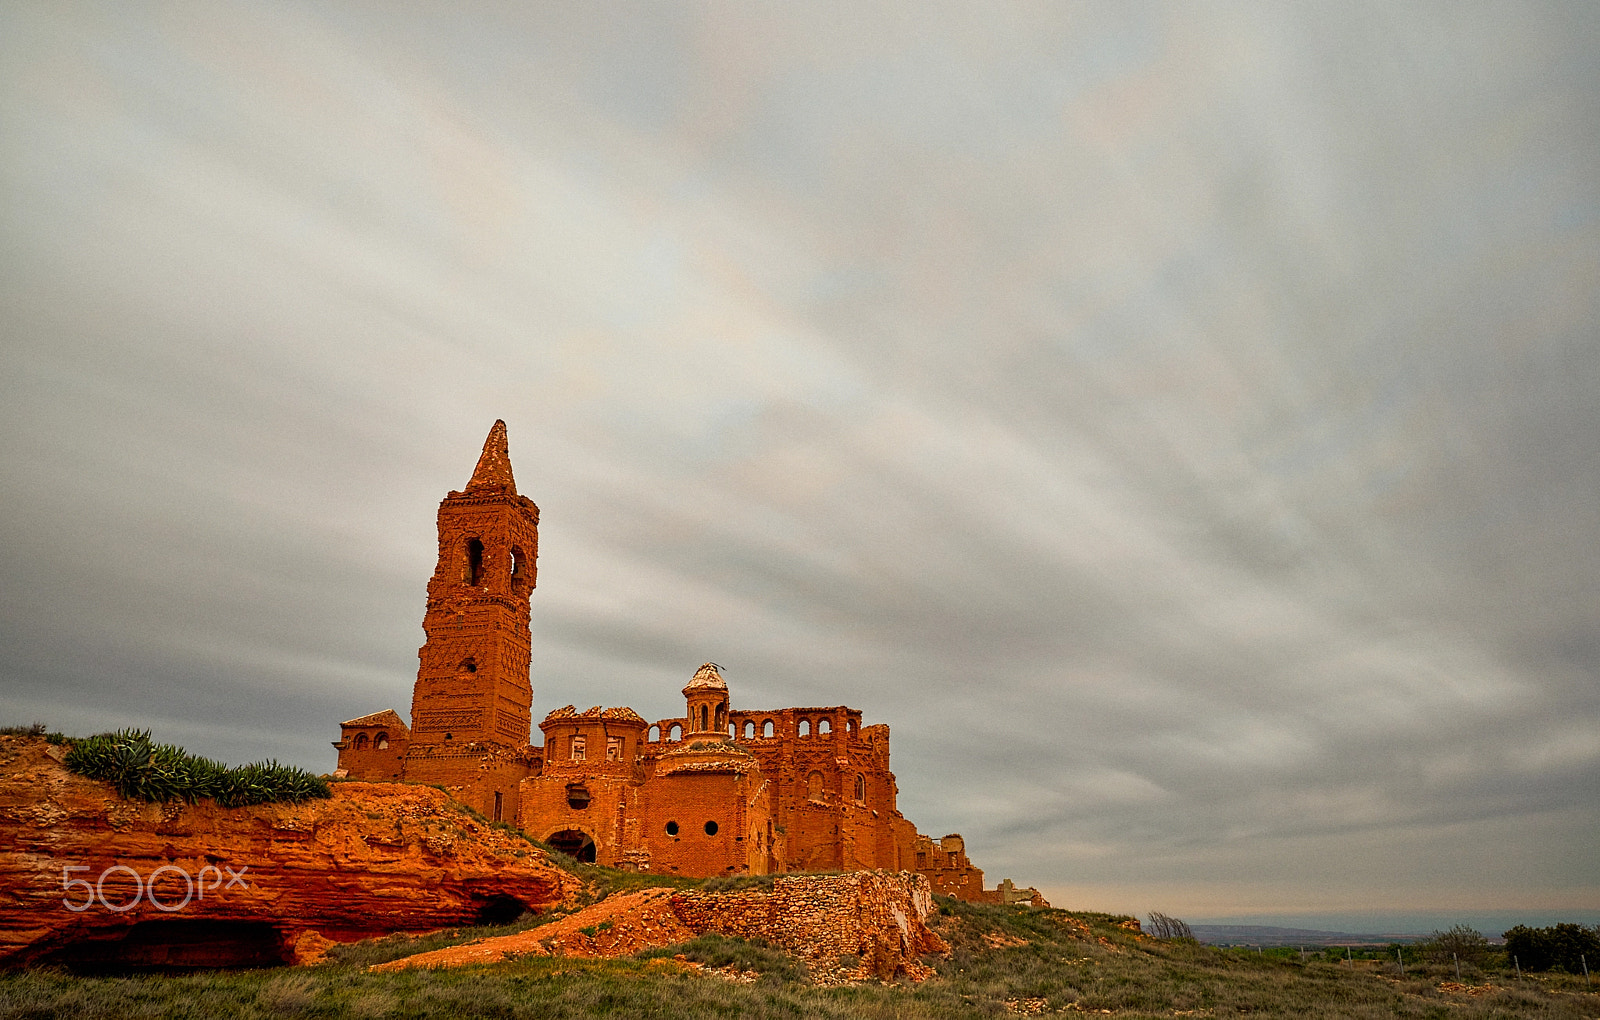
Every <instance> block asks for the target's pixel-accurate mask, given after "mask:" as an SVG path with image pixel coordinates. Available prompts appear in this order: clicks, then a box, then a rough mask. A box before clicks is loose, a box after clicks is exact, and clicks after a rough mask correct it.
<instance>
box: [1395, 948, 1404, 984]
mask: <svg viewBox="0 0 1600 1020" xmlns="http://www.w3.org/2000/svg"><path fill="white" fill-rule="evenodd" d="M1394 958H1395V959H1396V960H1399V961H1400V976H1401V977H1405V976H1406V958H1405V957H1404V956H1401V955H1400V947H1399V946H1395V949H1394Z"/></svg>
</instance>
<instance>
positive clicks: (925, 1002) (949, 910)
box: [0, 900, 1600, 1020]
mask: <svg viewBox="0 0 1600 1020" xmlns="http://www.w3.org/2000/svg"><path fill="white" fill-rule="evenodd" d="M540 920H541V919H525V920H524V921H522V922H520V923H519V924H518V925H512V926H506V927H499V928H493V929H470V930H460V931H453V932H447V933H440V934H436V935H432V936H427V937H424V938H407V937H400V936H397V937H391V938H388V939H381V940H375V941H370V942H365V943H359V944H357V945H353V946H346V947H341V948H339V949H337V950H335V952H334V954H333V956H332V957H331V958H330V959H329V961H328V962H326V963H323V964H320V965H318V966H315V967H309V968H298V969H280V970H271V971H255V972H239V973H211V974H199V975H190V976H182V977H127V978H79V977H73V976H70V975H66V974H62V973H55V972H25V973H16V974H9V975H4V976H0V1018H12V1017H53V1016H72V1017H83V1018H95V1017H108V1018H115V1020H136V1018H142V1017H202V1016H203V1017H279V1016H297V1017H329V1018H332V1017H362V1018H365V1017H505V1018H520V1017H527V1018H530V1020H532V1018H539V1020H550V1018H565V1017H573V1018H577V1017H658V1018H664V1020H665V1018H680V1017H681V1018H684V1020H689V1018H695V1020H699V1018H702V1017H715V1016H744V1017H757V1018H766V1017H839V1018H856V1017H883V1018H895V1020H920V1018H947V1017H1002V1016H1008V1015H1038V1014H1044V1013H1068V1014H1071V1013H1093V1014H1098V1015H1113V1016H1122V1017H1172V1016H1237V1015H1241V1014H1249V1015H1252V1016H1262V1017H1304V1016H1315V1017H1333V1018H1337V1017H1352V1018H1355V1017H1360V1018H1377V1017H1421V1018H1441V1017H1450V1018H1475V1017H1548V1018H1573V1020H1577V1018H1583V1017H1589V1018H1594V1017H1600V994H1597V993H1594V992H1586V991H1585V990H1584V982H1583V978H1582V977H1572V976H1568V975H1541V976H1540V977H1539V978H1537V979H1535V978H1532V977H1529V978H1526V979H1524V980H1522V981H1520V982H1519V981H1517V980H1516V978H1515V977H1514V976H1507V975H1501V974H1498V973H1494V974H1488V975H1486V974H1484V973H1482V972H1478V971H1476V970H1472V969H1470V968H1469V969H1468V970H1467V971H1465V972H1464V973H1463V975H1462V976H1463V979H1464V981H1463V982H1462V983H1461V984H1455V983H1454V978H1455V973H1454V970H1453V968H1450V967H1448V966H1438V967H1435V968H1433V969H1431V970H1429V969H1427V968H1425V967H1424V968H1418V967H1414V966H1408V968H1407V975H1406V977H1405V978H1401V977H1400V975H1399V972H1398V967H1397V966H1394V965H1387V964H1379V963H1377V962H1374V963H1372V964H1370V965H1369V966H1368V967H1366V968H1361V967H1352V966H1349V965H1346V964H1344V963H1335V962H1331V961H1328V960H1327V959H1326V958H1313V959H1310V960H1308V961H1306V962H1302V961H1301V960H1300V959H1299V956H1298V954H1295V955H1293V956H1287V957H1286V956H1279V957H1274V956H1270V955H1265V954H1257V953H1254V952H1242V951H1236V950H1225V949H1217V948H1213V947H1208V946H1202V945H1198V944H1194V943H1187V942H1158V941H1155V940H1152V939H1149V938H1144V937H1139V936H1137V935H1136V933H1134V932H1133V931H1131V930H1130V929H1129V928H1128V927H1124V926H1123V925H1124V923H1125V922H1126V921H1127V920H1128V919H1127V918H1122V917H1115V916H1111V915H1106V914H1093V913H1081V912H1068V911H1062V910H1038V911H1029V910H1026V909H1022V908H1003V907H993V906H978V905H973V904H964V903H958V902H955V901H949V900H941V901H940V907H939V916H938V917H937V918H936V922H937V923H936V927H937V929H938V930H939V932H940V933H941V934H942V935H943V936H944V937H945V939H946V940H947V941H949V943H950V945H951V948H952V952H951V955H950V956H949V958H947V959H943V960H931V961H930V962H932V963H933V964H934V965H935V966H936V968H937V970H938V976H937V977H935V978H933V979H930V980H928V981H926V982H923V983H921V984H899V985H892V986H884V985H879V984H862V985H848V986H833V985H831V984H830V981H829V977H828V975H826V974H823V975H820V976H817V975H808V974H807V973H806V972H805V970H804V969H803V968H802V967H800V966H799V965H797V964H796V963H795V961H793V960H792V959H790V958H789V957H787V956H785V955H783V954H782V953H779V952H776V951H775V950H772V949H770V948H766V947H763V946H760V945H756V944H752V943H747V942H740V941H737V940H730V939H719V938H711V937H707V938H701V939H697V940H696V941H694V942H692V943H688V944H686V945H683V946H678V947H674V948H673V949H671V950H667V951H660V950H657V951H655V952H653V953H647V954H641V956H640V957H638V958H626V959H620V960H580V959H573V958H565V959H561V958H557V959H551V958H547V957H528V958H524V959H521V960H517V961H514V962H511V963H505V964H499V965H496V966H493V967H479V968H461V969H456V970H449V971H416V970H410V971H401V972H397V973H384V974H370V973H367V972H366V970H365V969H364V968H365V967H367V966H368V965H370V964H373V963H377V962H381V961H384V960H389V959H395V958H398V957H400V956H405V955H410V954H411V953H415V952H420V951H422V950H425V949H433V948H438V947H440V946H443V945H448V944H454V943H458V942H463V941H467V940H469V939H472V938H477V937H482V936H483V935H486V934H504V933H507V932H510V931H512V930H516V929H518V928H526V927H528V926H530V925H533V924H537V923H540ZM675 957H676V958H675ZM844 962H846V963H848V961H844ZM696 963H698V964H701V965H703V967H700V968H697V967H695V966H694V964H696ZM1486 986H1487V987H1486Z"/></svg>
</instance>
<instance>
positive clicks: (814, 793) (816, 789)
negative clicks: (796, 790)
mask: <svg viewBox="0 0 1600 1020" xmlns="http://www.w3.org/2000/svg"><path fill="white" fill-rule="evenodd" d="M806 796H807V797H808V798H809V799H811V800H821V799H822V773H821V772H813V773H811V774H810V775H809V776H807V777H806Z"/></svg>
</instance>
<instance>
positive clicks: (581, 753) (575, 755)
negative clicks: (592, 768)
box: [567, 735, 588, 761]
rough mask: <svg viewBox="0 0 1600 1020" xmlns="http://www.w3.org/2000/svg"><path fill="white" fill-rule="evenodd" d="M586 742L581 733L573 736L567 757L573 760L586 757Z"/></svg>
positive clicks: (581, 759)
mask: <svg viewBox="0 0 1600 1020" xmlns="http://www.w3.org/2000/svg"><path fill="white" fill-rule="evenodd" d="M586 744H587V741H585V740H584V738H583V737H582V736H581V735H580V736H576V737H573V738H572V742H571V745H570V750H569V751H568V753H567V757H568V758H570V759H571V760H573V761H583V760H584V759H585V758H586V757H588V751H587V750H586Z"/></svg>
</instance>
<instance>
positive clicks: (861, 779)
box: [856, 774, 867, 804]
mask: <svg viewBox="0 0 1600 1020" xmlns="http://www.w3.org/2000/svg"><path fill="white" fill-rule="evenodd" d="M866 800H867V777H866V776H863V775H860V774H857V775H856V803H858V804H864V803H866Z"/></svg>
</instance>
